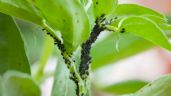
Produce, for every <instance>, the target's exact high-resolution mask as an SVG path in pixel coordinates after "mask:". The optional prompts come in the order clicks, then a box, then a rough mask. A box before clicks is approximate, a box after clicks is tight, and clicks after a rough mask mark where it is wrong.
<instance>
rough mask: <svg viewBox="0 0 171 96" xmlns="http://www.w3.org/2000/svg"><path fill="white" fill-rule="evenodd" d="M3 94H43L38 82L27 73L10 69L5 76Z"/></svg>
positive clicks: (17, 95)
mask: <svg viewBox="0 0 171 96" xmlns="http://www.w3.org/2000/svg"><path fill="white" fill-rule="evenodd" d="M2 90H3V96H41V92H40V89H39V87H38V86H37V84H35V82H34V81H33V80H32V79H31V77H30V76H29V75H27V74H24V73H21V72H18V71H8V72H6V73H5V74H4V76H3V89H2Z"/></svg>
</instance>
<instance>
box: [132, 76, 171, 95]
mask: <svg viewBox="0 0 171 96" xmlns="http://www.w3.org/2000/svg"><path fill="white" fill-rule="evenodd" d="M170 89H171V75H166V76H163V77H161V78H160V79H158V80H155V81H154V82H152V83H150V84H148V85H146V86H145V87H144V88H142V89H141V90H139V91H138V92H136V93H135V94H133V95H131V96H170V94H171V91H170Z"/></svg>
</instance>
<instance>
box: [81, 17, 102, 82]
mask: <svg viewBox="0 0 171 96" xmlns="http://www.w3.org/2000/svg"><path fill="white" fill-rule="evenodd" d="M104 21H105V16H104V15H102V16H101V17H100V18H97V19H96V21H95V26H94V28H93V30H92V32H91V34H90V37H89V38H88V40H87V41H86V42H85V43H83V44H82V51H81V63H80V67H79V72H80V75H81V78H82V79H83V80H85V79H86V78H87V77H88V75H89V65H90V63H91V57H90V50H91V46H92V44H93V43H94V42H95V41H96V39H97V37H98V36H99V35H100V33H101V32H102V31H104V30H105V24H101V23H103V22H104Z"/></svg>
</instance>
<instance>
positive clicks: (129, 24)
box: [118, 16, 171, 50]
mask: <svg viewBox="0 0 171 96" xmlns="http://www.w3.org/2000/svg"><path fill="white" fill-rule="evenodd" d="M118 28H119V30H122V29H123V28H124V29H125V30H126V32H131V33H133V34H135V35H137V36H140V37H142V38H144V39H146V40H149V41H151V42H152V43H154V44H156V45H159V46H161V47H163V48H166V49H168V50H171V44H170V43H169V40H168V38H167V36H166V34H165V33H164V32H163V31H162V30H161V29H160V28H159V27H158V26H157V24H155V23H154V22H153V21H152V20H150V19H147V18H143V17H138V16H130V17H126V18H125V19H123V20H122V21H121V22H120V23H119V26H118Z"/></svg>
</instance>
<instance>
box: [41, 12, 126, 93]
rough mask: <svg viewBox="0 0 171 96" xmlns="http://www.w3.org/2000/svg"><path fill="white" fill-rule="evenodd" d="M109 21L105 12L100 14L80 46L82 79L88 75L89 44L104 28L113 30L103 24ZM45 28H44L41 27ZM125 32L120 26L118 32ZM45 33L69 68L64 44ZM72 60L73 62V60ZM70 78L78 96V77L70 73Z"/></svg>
mask: <svg viewBox="0 0 171 96" xmlns="http://www.w3.org/2000/svg"><path fill="white" fill-rule="evenodd" d="M114 19H115V20H116V19H117V17H115V18H114ZM111 22H113V19H111V20H109V21H107V20H106V18H105V14H103V15H101V16H100V17H99V18H97V19H96V21H95V25H94V27H93V29H92V32H91V33H90V37H89V38H88V40H87V41H86V42H84V43H83V44H82V45H81V47H82V50H81V62H80V66H79V73H80V76H81V78H82V79H83V80H85V79H86V78H87V76H89V66H90V63H91V56H90V50H91V46H92V44H93V43H94V42H95V41H96V40H97V38H98V36H99V35H100V33H101V32H102V31H104V30H108V31H113V30H110V29H107V28H106V27H105V26H106V25H110V24H111ZM43 30H45V29H43ZM124 32H125V28H122V30H121V31H120V33H124ZM47 34H48V35H49V36H51V37H52V38H53V39H54V44H55V45H57V47H58V48H59V50H60V51H61V55H62V56H63V59H64V61H65V64H66V65H67V67H68V68H70V64H71V61H70V60H68V58H66V57H65V56H64V55H65V54H67V55H68V56H69V57H71V54H68V53H67V52H66V49H65V47H64V44H62V42H61V41H60V40H58V39H56V38H55V37H54V36H53V35H52V34H51V33H49V32H48V31H47ZM73 62H75V61H74V60H73ZM70 79H71V80H73V81H74V82H75V84H76V87H77V88H76V93H77V95H78V96H79V93H80V92H79V85H78V84H79V82H78V79H77V78H76V76H75V73H71V74H70Z"/></svg>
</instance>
